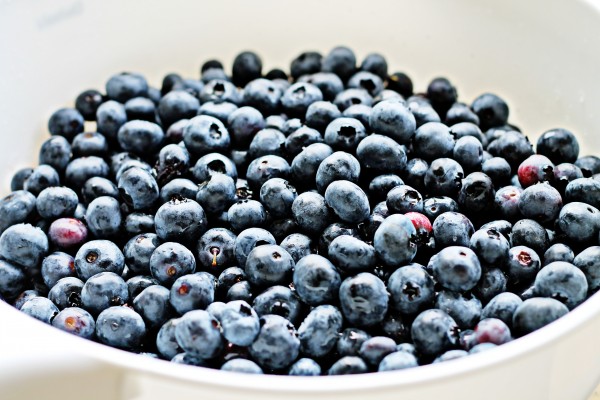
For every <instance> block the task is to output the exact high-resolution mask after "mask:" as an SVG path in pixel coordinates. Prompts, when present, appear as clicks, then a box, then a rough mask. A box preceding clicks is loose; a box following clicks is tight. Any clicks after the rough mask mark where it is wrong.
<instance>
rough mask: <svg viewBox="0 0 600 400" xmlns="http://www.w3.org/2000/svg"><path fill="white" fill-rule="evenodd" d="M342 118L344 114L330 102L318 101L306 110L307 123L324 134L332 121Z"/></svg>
mask: <svg viewBox="0 0 600 400" xmlns="http://www.w3.org/2000/svg"><path fill="white" fill-rule="evenodd" d="M341 116H342V113H341V112H340V110H339V109H338V108H337V106H336V105H335V104H333V103H331V102H329V101H317V102H314V103H312V104H311V105H310V106H308V108H307V109H306V116H305V121H306V125H308V126H309V127H311V128H313V129H316V130H317V131H319V132H323V131H324V130H325V128H326V127H327V126H328V125H329V124H330V123H331V122H332V121H334V120H335V119H337V118H340V117H341ZM363 133H364V127H363ZM342 144H343V143H342Z"/></svg>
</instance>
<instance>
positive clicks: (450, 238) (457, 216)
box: [433, 211, 474, 248]
mask: <svg viewBox="0 0 600 400" xmlns="http://www.w3.org/2000/svg"><path fill="white" fill-rule="evenodd" d="M473 233H474V228H473V223H472V222H471V221H470V220H469V219H468V218H467V217H466V216H465V215H463V214H461V213H457V212H453V211H447V212H445V213H443V214H441V215H439V216H438V217H437V218H436V219H435V221H433V235H434V237H435V243H436V246H438V247H440V248H441V247H447V246H469V244H470V240H471V236H472V235H473Z"/></svg>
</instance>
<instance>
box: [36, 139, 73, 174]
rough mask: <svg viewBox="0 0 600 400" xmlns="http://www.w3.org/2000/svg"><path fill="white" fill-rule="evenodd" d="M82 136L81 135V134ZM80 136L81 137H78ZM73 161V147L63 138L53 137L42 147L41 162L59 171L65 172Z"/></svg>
mask: <svg viewBox="0 0 600 400" xmlns="http://www.w3.org/2000/svg"><path fill="white" fill-rule="evenodd" d="M80 135H81V134H80ZM77 136H79V135H77ZM69 161H71V145H70V144H69V141H68V140H67V139H65V138H64V137H62V136H53V137H51V138H50V139H48V140H46V141H45V142H44V144H42V147H40V155H39V162H40V164H47V165H49V166H51V167H52V168H54V169H55V170H57V171H61V172H62V171H64V170H65V168H66V167H67V164H69Z"/></svg>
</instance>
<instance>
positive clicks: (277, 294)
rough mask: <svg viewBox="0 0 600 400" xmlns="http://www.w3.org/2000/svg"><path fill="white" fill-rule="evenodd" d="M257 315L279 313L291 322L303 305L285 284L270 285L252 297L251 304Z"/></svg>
mask: <svg viewBox="0 0 600 400" xmlns="http://www.w3.org/2000/svg"><path fill="white" fill-rule="evenodd" d="M252 306H253V308H254V310H256V312H257V314H258V315H259V316H261V317H262V316H263V315H268V314H275V315H280V316H282V317H283V318H285V319H287V320H288V321H290V322H291V323H293V324H296V323H298V322H299V321H298V319H299V317H300V315H301V312H302V310H303V305H302V303H301V301H300V298H299V297H298V295H297V294H296V293H295V292H293V291H292V290H291V289H290V288H288V287H285V286H277V285H276V286H271V287H270V288H268V289H267V290H265V291H264V292H262V293H261V294H259V295H258V296H256V298H255V299H254V302H253V304H252Z"/></svg>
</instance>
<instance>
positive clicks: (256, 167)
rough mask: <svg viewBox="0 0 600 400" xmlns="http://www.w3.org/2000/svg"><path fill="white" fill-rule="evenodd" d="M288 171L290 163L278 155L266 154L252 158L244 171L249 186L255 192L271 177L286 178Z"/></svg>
mask: <svg viewBox="0 0 600 400" xmlns="http://www.w3.org/2000/svg"><path fill="white" fill-rule="evenodd" d="M289 173H290V164H288V162H287V161H286V160H285V159H284V158H282V157H279V156H274V155H266V156H262V157H258V158H256V159H254V160H253V161H252V162H251V163H250V165H248V170H247V172H246V179H247V180H248V183H249V185H250V187H251V188H252V189H253V190H256V191H257V192H258V191H259V190H260V187H261V186H262V185H263V184H264V183H265V182H266V181H268V180H269V179H271V178H283V179H287V177H288V175H289Z"/></svg>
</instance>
